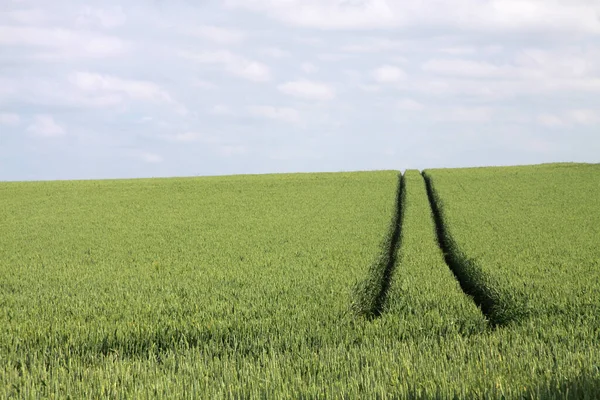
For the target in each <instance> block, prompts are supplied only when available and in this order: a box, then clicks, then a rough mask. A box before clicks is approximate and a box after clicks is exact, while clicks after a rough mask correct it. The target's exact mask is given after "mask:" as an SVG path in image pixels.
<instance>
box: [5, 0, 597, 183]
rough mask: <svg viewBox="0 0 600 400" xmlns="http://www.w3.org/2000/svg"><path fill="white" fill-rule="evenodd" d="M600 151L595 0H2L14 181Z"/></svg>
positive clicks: (590, 158)
mask: <svg viewBox="0 0 600 400" xmlns="http://www.w3.org/2000/svg"><path fill="white" fill-rule="evenodd" d="M559 161H574V162H600V0H569V1H564V0H431V1H427V2H424V1H420V0H405V1H399V0H387V1H386V0H221V1H211V0H204V1H202V0H200V1H192V0H169V1H167V0H128V1H127V2H125V1H122V2H117V1H111V0H108V1H106V0H103V1H99V0H91V1H86V2H78V1H64V0H53V1H52V2H49V1H41V0H40V1H33V0H31V1H29V0H3V1H0V180H4V181H22V180H54V179H105V178H135V177H167V176H202V175H228V174H255V173H281V172H318V171H356V170H381V169H396V170H404V169H407V168H411V169H412V168H415V169H425V168H446V167H470V166H484V165H517V164H537V163H544V162H559Z"/></svg>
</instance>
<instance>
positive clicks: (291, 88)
mask: <svg viewBox="0 0 600 400" xmlns="http://www.w3.org/2000/svg"><path fill="white" fill-rule="evenodd" d="M277 88H278V89H279V90H280V91H281V92H282V93H285V94H288V95H290V96H294V97H299V98H302V99H306V100H331V99H333V98H334V97H335V90H334V89H333V88H332V87H331V86H329V85H327V84H325V83H321V82H313V81H308V80H298V81H291V82H286V83H283V84H281V85H279V86H278V87H277Z"/></svg>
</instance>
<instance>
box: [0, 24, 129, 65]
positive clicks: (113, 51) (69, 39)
mask: <svg viewBox="0 0 600 400" xmlns="http://www.w3.org/2000/svg"><path fill="white" fill-rule="evenodd" d="M0 45H9V46H31V47H38V48H40V49H39V50H36V56H37V57H38V58H45V59H63V58H77V57H88V58H103V57H112V56H116V55H120V54H123V53H124V52H125V50H126V49H127V45H126V44H125V42H123V41H122V40H121V39H119V38H117V37H115V36H108V35H101V34H97V33H91V32H87V31H75V30H69V29H64V28H40V27H33V26H0ZM44 50H46V52H44ZM48 51H49V52H48Z"/></svg>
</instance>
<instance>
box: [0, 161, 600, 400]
mask: <svg viewBox="0 0 600 400" xmlns="http://www.w3.org/2000/svg"><path fill="white" fill-rule="evenodd" d="M424 176H425V179H424V177H423V176H422V175H421V174H420V173H419V172H418V171H407V172H406V173H405V174H404V176H403V177H402V178H401V177H400V173H399V172H397V171H378V172H355V173H321V174H281V175H262V176H230V177H207V178H178V179H138V180H107V181H64V182H22V183H0V226H1V229H0V231H1V232H2V233H1V234H0V398H11V397H14V398H38V397H61V398H64V397H67V396H70V397H72V398H80V397H93V398H98V397H103V398H130V397H134V398H140V397H141V398H165V397H169V398H198V397H203V398H258V397H261V398H340V397H346V398H432V397H437V398H453V397H458V398H486V397H489V398H499V397H500V398H501V397H504V398H540V397H543V398H589V399H592V398H596V394H597V393H599V392H600V344H599V343H600V326H599V323H600V314H599V310H600V308H599V306H598V304H599V302H598V300H597V299H599V298H600V292H599V290H600V265H599V260H600V251H599V250H598V248H599V247H600V246H598V244H599V243H600V234H599V231H598V227H599V226H600V206H599V204H600V202H599V201H598V200H597V199H599V198H600V168H599V166H597V165H580V164H565V165H544V166H532V167H504V168H473V169H456V170H427V171H425V173H424Z"/></svg>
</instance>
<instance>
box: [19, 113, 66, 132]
mask: <svg viewBox="0 0 600 400" xmlns="http://www.w3.org/2000/svg"><path fill="white" fill-rule="evenodd" d="M27 130H28V131H29V132H31V133H33V134H34V135H37V136H43V137H59V136H64V135H65V134H66V131H65V128H64V127H62V126H61V125H59V124H58V123H57V122H56V121H54V118H53V117H52V116H51V115H47V114H41V115H36V116H35V117H34V119H33V123H31V125H29V127H28V128H27Z"/></svg>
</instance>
